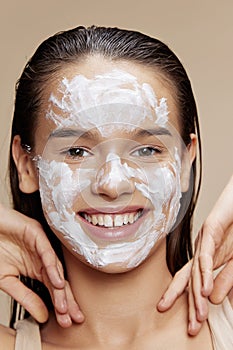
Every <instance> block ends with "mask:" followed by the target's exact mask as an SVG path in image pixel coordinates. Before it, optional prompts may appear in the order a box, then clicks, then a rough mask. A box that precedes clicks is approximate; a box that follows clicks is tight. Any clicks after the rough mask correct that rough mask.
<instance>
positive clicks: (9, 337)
mask: <svg viewBox="0 0 233 350" xmlns="http://www.w3.org/2000/svg"><path fill="white" fill-rule="evenodd" d="M0 339H1V341H0V350H6V349H7V350H13V349H14V348H15V331H14V330H13V329H11V328H8V327H5V326H2V325H0Z"/></svg>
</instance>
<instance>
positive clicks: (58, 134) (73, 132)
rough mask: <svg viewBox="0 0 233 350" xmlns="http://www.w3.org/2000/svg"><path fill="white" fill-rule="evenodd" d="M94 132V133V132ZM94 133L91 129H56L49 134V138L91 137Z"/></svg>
mask: <svg viewBox="0 0 233 350" xmlns="http://www.w3.org/2000/svg"><path fill="white" fill-rule="evenodd" d="M95 134H96V133H95ZM93 136H94V133H93V132H92V131H86V130H82V129H69V128H68V129H57V130H54V131H53V132H52V133H51V134H50V135H49V139H50V138H66V137H77V138H79V137H81V138H86V139H87V138H93Z"/></svg>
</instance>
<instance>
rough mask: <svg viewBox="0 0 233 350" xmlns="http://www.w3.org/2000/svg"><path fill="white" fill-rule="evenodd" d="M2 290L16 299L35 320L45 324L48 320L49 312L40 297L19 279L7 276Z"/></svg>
mask: <svg viewBox="0 0 233 350" xmlns="http://www.w3.org/2000/svg"><path fill="white" fill-rule="evenodd" d="M0 289H1V290H3V291H4V292H5V293H7V294H8V295H10V296H11V297H12V298H13V299H15V300H16V301H17V302H18V303H19V304H20V305H22V306H23V307H24V309H25V310H27V311H28V312H29V313H30V314H31V315H32V317H33V318H35V319H36V320H37V321H38V322H40V323H43V322H46V321H47V319H48V310H47V308H46V306H45V304H44V302H43V301H42V300H41V299H40V297H39V296H38V295H37V294H35V293H34V292H33V291H32V290H31V289H29V288H27V287H26V286H25V285H24V284H23V283H22V282H21V281H20V279H19V278H17V277H15V276H7V277H5V278H4V279H2V280H1V281H0Z"/></svg>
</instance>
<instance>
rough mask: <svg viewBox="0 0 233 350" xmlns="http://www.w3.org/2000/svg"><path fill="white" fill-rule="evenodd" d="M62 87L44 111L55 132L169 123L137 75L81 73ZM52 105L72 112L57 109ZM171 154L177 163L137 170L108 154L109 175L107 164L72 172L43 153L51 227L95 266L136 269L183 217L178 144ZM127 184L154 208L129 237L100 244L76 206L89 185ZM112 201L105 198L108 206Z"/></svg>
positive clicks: (159, 103) (160, 104) (42, 170)
mask: <svg viewBox="0 0 233 350" xmlns="http://www.w3.org/2000/svg"><path fill="white" fill-rule="evenodd" d="M126 86H130V87H129V88H128V87H126ZM61 92H62V96H63V97H62V99H61V100H59V99H58V98H55V96H54V95H51V98H50V102H51V106H50V108H49V110H48V113H47V118H49V119H50V120H52V121H53V122H54V123H55V124H56V125H57V129H60V128H67V127H72V128H73V127H74V126H77V127H79V128H80V127H81V128H82V129H84V130H88V129H89V128H93V127H94V128H97V129H98V130H100V132H101V134H102V135H103V136H107V135H109V133H110V132H111V129H112V128H113V129H114V128H116V127H117V126H119V125H120V127H121V128H122V125H123V126H124V125H125V127H126V128H127V130H129V129H130V130H134V129H136V128H138V127H141V128H142V127H143V125H144V122H145V120H147V119H149V120H150V121H153V122H154V123H155V124H156V125H159V126H162V127H166V124H167V121H168V108H167V104H166V99H165V98H162V99H161V100H160V101H158V100H157V98H156V96H155V94H154V91H153V89H152V88H151V87H150V86H149V85H148V84H143V85H140V84H138V82H137V80H136V78H135V77H134V76H132V75H130V74H128V73H125V72H121V71H113V72H111V73H109V74H105V75H100V76H97V77H96V78H95V79H93V80H89V79H87V78H85V77H83V76H81V75H79V76H76V77H75V78H73V80H71V81H68V80H66V79H64V80H63V81H62V84H61ZM109 101H111V103H110V104H109ZM54 106H55V107H56V108H59V109H61V111H62V112H63V115H64V113H65V115H66V116H67V117H65V118H64V117H60V116H59V115H58V114H56V113H55V112H54V110H53V107H54ZM142 111H143V113H144V114H143V113H142ZM95 112H96V113H95ZM126 113H127V114H126ZM84 115H85V118H83V116H84ZM126 118H127V124H125V120H126ZM106 124H107V126H106ZM109 125H110V126H109ZM173 153H174V159H175V161H173V162H171V161H170V162H167V163H166V164H165V165H163V166H161V167H159V166H158V163H157V164H155V165H154V166H150V167H143V168H139V167H138V168H133V167H130V166H129V165H128V164H127V162H126V161H125V160H124V161H122V158H121V155H120V154H114V153H112V152H110V153H109V154H108V155H107V156H106V159H105V163H106V164H108V168H109V171H108V172H106V171H103V167H102V168H101V169H97V168H87V167H86V168H84V167H79V168H77V169H76V170H74V171H73V170H71V168H70V167H69V165H68V164H66V163H64V162H57V161H55V160H48V159H46V157H43V155H42V157H39V160H38V168H39V176H40V193H41V199H42V205H43V209H44V212H45V214H46V217H47V220H48V222H49V224H50V225H51V227H54V229H55V230H57V231H59V232H60V233H61V234H63V236H64V238H65V239H66V240H67V241H68V242H69V244H70V246H71V247H72V249H73V250H74V251H75V252H77V253H78V254H80V255H83V256H84V257H85V259H86V260H87V262H88V263H90V264H91V265H93V266H96V267H104V266H108V265H111V264H117V265H120V266H124V267H127V268H132V267H135V266H137V265H139V264H140V263H141V262H142V261H143V260H144V259H145V258H146V257H147V256H148V254H149V253H150V251H151V249H152V248H153V246H154V245H155V243H156V242H157V240H158V239H159V238H160V237H163V236H165V235H166V234H167V233H169V232H170V230H171V228H172V226H173V225H174V223H175V221H176V218H177V215H178V211H179V207H180V197H181V187H180V159H179V155H178V152H177V150H176V149H175V148H174V150H173ZM122 182H124V183H125V184H126V185H127V183H128V185H129V186H131V185H132V183H133V184H134V187H135V190H137V191H139V192H140V193H141V195H142V196H143V197H144V198H146V199H147V200H149V202H150V208H151V212H150V214H149V215H147V216H146V220H143V221H142V223H141V225H140V226H139V228H138V229H137V231H136V232H135V234H134V235H133V236H132V237H130V239H128V240H119V241H115V242H107V243H106V242H105V244H104V245H101V244H100V243H96V241H94V240H93V239H92V238H91V237H90V235H88V234H87V233H86V232H85V231H84V229H83V228H82V225H81V224H80V220H78V216H77V213H76V212H75V209H74V203H77V199H78V198H79V196H81V195H82V193H83V191H84V190H87V189H90V187H91V186H93V188H95V187H96V188H97V187H99V186H101V185H102V184H103V183H105V184H107V185H108V186H109V188H111V186H112V188H113V189H114V188H115V189H116V190H118V187H120V186H121V184H122ZM108 205H109V203H106V207H107V206H108Z"/></svg>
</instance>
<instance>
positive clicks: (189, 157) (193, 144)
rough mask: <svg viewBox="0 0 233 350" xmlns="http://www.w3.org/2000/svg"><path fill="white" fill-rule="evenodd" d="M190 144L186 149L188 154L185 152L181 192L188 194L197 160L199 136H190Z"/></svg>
mask: <svg viewBox="0 0 233 350" xmlns="http://www.w3.org/2000/svg"><path fill="white" fill-rule="evenodd" d="M190 140H191V141H190V143H189V144H188V146H187V148H186V150H187V151H186V152H184V153H185V154H184V156H183V158H182V166H181V191H182V192H187V191H188V189H189V184H190V176H191V171H192V164H193V161H194V160H195V158H196V151H197V136H196V135H195V134H190Z"/></svg>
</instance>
